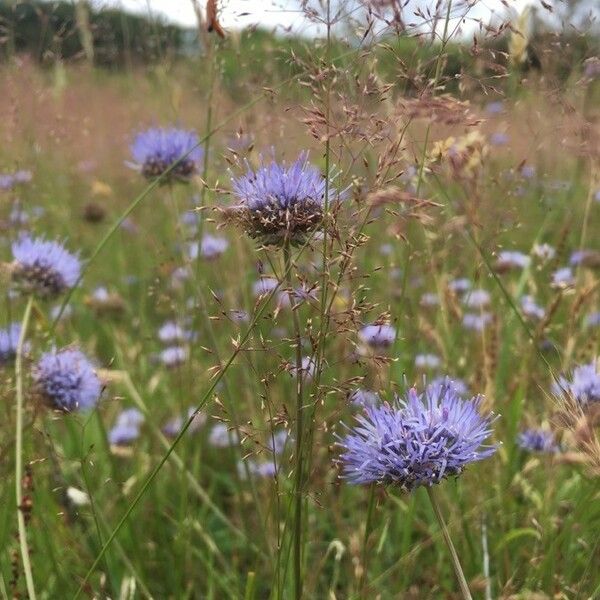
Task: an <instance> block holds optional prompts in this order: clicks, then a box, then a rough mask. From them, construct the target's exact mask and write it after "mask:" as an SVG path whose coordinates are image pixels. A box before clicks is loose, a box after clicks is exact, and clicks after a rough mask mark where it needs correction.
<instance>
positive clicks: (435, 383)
mask: <svg viewBox="0 0 600 600" xmlns="http://www.w3.org/2000/svg"><path fill="white" fill-rule="evenodd" d="M446 389H450V390H452V391H453V392H454V393H455V394H456V395H458V396H460V397H461V398H465V397H466V396H468V395H469V388H468V386H467V384H466V383H465V382H464V381H463V380H462V379H451V378H450V377H447V376H442V377H436V378H435V379H432V380H431V382H430V383H429V384H427V388H426V390H427V393H428V394H430V395H432V396H437V395H439V394H440V393H441V392H442V391H444V390H446Z"/></svg>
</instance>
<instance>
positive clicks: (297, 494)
mask: <svg viewBox="0 0 600 600" xmlns="http://www.w3.org/2000/svg"><path fill="white" fill-rule="evenodd" d="M283 259H284V263H285V280H286V285H287V288H288V293H289V298H290V304H291V307H290V308H291V311H292V320H293V322H294V337H295V340H296V470H295V480H294V500H295V502H294V504H295V509H294V534H293V535H294V597H295V598H296V600H300V598H302V469H303V464H302V462H303V461H302V450H303V449H302V442H303V435H302V433H303V429H304V423H303V419H304V411H303V406H302V403H303V398H302V397H303V385H302V384H303V380H304V373H303V372H302V338H301V334H300V320H299V319H298V311H297V310H296V304H295V302H294V299H293V295H292V262H291V254H290V244H289V242H286V244H285V246H284V248H283Z"/></svg>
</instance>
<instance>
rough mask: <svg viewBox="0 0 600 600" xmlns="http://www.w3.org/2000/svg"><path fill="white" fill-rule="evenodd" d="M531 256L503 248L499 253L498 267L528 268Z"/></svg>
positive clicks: (503, 268) (506, 268)
mask: <svg viewBox="0 0 600 600" xmlns="http://www.w3.org/2000/svg"><path fill="white" fill-rule="evenodd" d="M530 262H531V258H530V257H529V256H527V255H526V254H523V253H522V252H516V251H512V250H503V251H502V252H500V253H499V254H498V259H497V260H496V269H497V270H498V271H509V270H511V269H526V268H527V267H528V266H529V263H530Z"/></svg>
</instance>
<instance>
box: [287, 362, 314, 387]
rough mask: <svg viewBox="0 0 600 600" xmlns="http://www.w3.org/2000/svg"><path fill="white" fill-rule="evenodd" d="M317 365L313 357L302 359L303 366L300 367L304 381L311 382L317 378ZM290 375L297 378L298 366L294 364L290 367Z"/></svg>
mask: <svg viewBox="0 0 600 600" xmlns="http://www.w3.org/2000/svg"><path fill="white" fill-rule="evenodd" d="M315 370H316V365H315V362H314V360H313V359H312V357H310V356H304V357H303V358H302V366H301V367H300V373H301V374H302V379H305V380H308V381H310V380H311V379H313V377H314V376H315ZM290 373H291V375H292V377H296V374H297V369H296V365H295V364H293V365H291V366H290Z"/></svg>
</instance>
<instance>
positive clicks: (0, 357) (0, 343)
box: [0, 323, 29, 365]
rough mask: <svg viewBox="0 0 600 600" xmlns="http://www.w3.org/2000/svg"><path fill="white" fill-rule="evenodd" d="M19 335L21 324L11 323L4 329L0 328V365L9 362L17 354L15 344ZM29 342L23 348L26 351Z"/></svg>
mask: <svg viewBox="0 0 600 600" xmlns="http://www.w3.org/2000/svg"><path fill="white" fill-rule="evenodd" d="M20 335H21V324H20V323H11V324H10V325H9V326H8V327H7V328H6V329H0V365H3V364H5V363H7V362H10V361H11V360H13V359H14V358H15V357H16V356H17V346H18V345H19V337H20ZM28 348H29V344H27V345H25V346H24V348H23V350H24V352H28Z"/></svg>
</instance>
